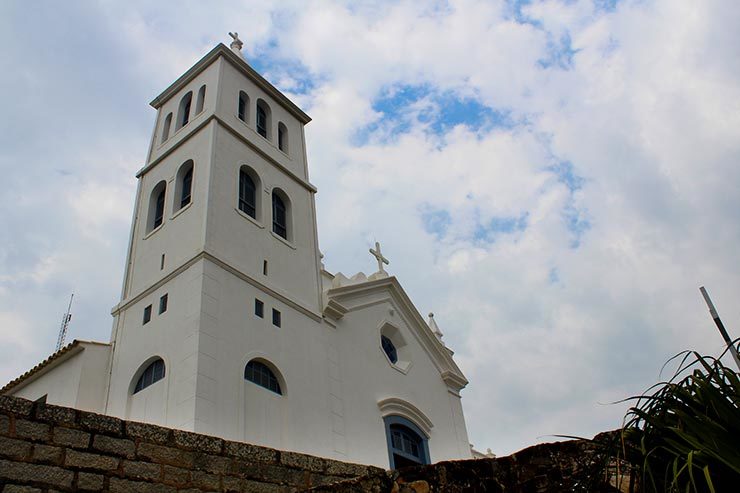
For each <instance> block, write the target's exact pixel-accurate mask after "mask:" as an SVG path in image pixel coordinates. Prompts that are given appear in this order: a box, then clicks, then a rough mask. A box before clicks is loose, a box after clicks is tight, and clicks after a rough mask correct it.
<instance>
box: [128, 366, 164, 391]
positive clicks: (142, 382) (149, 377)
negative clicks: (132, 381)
mask: <svg viewBox="0 0 740 493" xmlns="http://www.w3.org/2000/svg"><path fill="white" fill-rule="evenodd" d="M164 373H165V372H164V361H162V359H161V358H158V359H156V360H154V361H153V362H152V363H151V364H150V365H149V366H147V367H146V369H145V370H144V372H143V373H142V374H141V376H140V377H139V379H138V380H137V381H136V387H134V394H135V393H137V392H141V391H142V390H144V389H145V388H147V387H149V386H150V385H152V384H154V383H156V382H159V381H160V380H162V379H163V378H164Z"/></svg>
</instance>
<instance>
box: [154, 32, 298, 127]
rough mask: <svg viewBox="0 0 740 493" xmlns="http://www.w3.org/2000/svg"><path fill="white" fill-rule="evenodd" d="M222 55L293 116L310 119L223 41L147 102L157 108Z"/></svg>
mask: <svg viewBox="0 0 740 493" xmlns="http://www.w3.org/2000/svg"><path fill="white" fill-rule="evenodd" d="M220 56H222V57H224V58H225V59H226V60H228V61H229V62H231V64H232V65H233V66H234V67H236V68H237V69H238V70H239V71H240V72H242V73H243V74H244V75H246V76H247V77H249V78H250V79H251V80H252V82H254V83H255V84H257V86H258V87H259V88H260V89H262V90H263V91H265V92H266V93H267V94H269V95H270V96H271V97H272V98H273V99H274V100H275V101H277V102H278V103H280V104H281V105H282V106H284V107H285V109H287V110H288V111H289V112H290V113H291V114H292V115H293V116H295V117H296V118H297V119H298V120H299V121H300V122H301V123H303V124H304V125H305V124H306V123H308V122H310V121H311V117H310V116H308V115H307V114H306V113H305V112H304V111H303V110H302V109H300V108H299V107H298V106H297V105H296V104H295V103H294V102H293V101H291V100H290V99H288V97H287V96H286V95H285V94H283V93H282V92H280V90H279V89H277V88H276V87H275V86H273V85H272V84H270V82H268V80H267V79H265V78H264V77H262V76H261V75H260V74H259V72H257V71H256V70H255V69H253V68H252V67H251V66H250V65H249V64H248V63H247V62H246V61H245V60H244V59H243V58H240V57H239V56H238V55H237V54H236V53H234V52H233V51H232V50H230V49H229V48H227V47H226V46H225V45H224V44H223V43H219V44H218V45H217V46H216V47H215V48H214V49H212V50H211V51H209V52H208V53H207V54H206V55H205V56H204V57H203V58H201V59H200V60H198V62H197V63H196V64H195V65H193V66H192V67H190V69H189V70H188V71H187V72H185V73H184V74H182V75H181V76H180V78H178V79H177V80H176V81H175V82H173V83H172V84H171V85H170V86H169V87H168V88H167V89H165V90H164V91H162V93H161V94H160V95H159V96H157V97H156V98H154V99H153V100H152V102H151V103H149V104H150V105H151V106H153V107H154V108H157V109H158V108H159V107H160V106H162V105H163V104H164V102H165V101H167V100H168V99H170V98H171V97H172V96H173V95H174V94H175V93H177V91H179V90H180V89H182V88H183V87H184V86H185V85H187V84H188V83H189V82H190V81H191V80H193V79H194V78H195V77H196V76H197V75H198V74H199V73H200V72H201V71H202V70H203V69H204V68H206V67H207V66H209V65H210V64H211V63H213V62H214V61H215V60H216V59H218V57H220Z"/></svg>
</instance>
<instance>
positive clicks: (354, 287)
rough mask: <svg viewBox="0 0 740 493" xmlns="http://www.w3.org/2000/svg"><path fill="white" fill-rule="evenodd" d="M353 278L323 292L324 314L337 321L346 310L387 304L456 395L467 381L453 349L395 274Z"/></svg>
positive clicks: (349, 311)
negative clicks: (425, 316)
mask: <svg viewBox="0 0 740 493" xmlns="http://www.w3.org/2000/svg"><path fill="white" fill-rule="evenodd" d="M363 277H364V276H363ZM355 278H357V279H355ZM352 279H354V282H352V283H349V284H347V285H343V286H340V287H334V288H332V289H329V290H328V291H326V292H325V293H324V310H323V314H324V316H325V317H327V318H328V319H331V320H332V321H334V322H336V321H339V320H340V319H341V318H343V317H344V316H345V315H346V314H347V313H351V312H353V311H357V310H362V309H366V308H368V307H371V306H375V305H377V304H381V303H390V305H391V306H392V309H393V310H395V311H397V312H398V315H399V316H400V317H401V318H402V319H403V320H404V322H405V323H406V325H407V326H408V328H409V330H410V332H411V334H412V335H413V337H414V338H415V339H416V340H417V341H418V343H419V345H420V346H421V347H422V348H423V349H424V351H425V352H426V353H427V354H428V355H429V358H430V359H431V361H432V363H433V364H434V365H435V367H436V368H437V370H438V371H439V373H440V377H441V378H442V380H443V381H444V382H445V384H446V385H447V387H448V389H450V391H452V392H453V393H455V394H456V395H457V394H458V392H459V391H460V390H461V389H462V388H464V387H465V386H466V385H467V384H468V380H467V379H466V378H465V375H463V373H462V371H461V370H460V368H459V367H458V366H457V364H456V363H455V361H454V360H453V359H452V355H453V352H452V351H451V350H450V349H449V348H447V347H446V346H445V345H444V344H443V343H442V342H441V341H440V339H439V338H438V337H437V336H436V335H435V334H434V332H432V329H430V328H429V325H427V323H426V321H425V320H424V318H423V317H422V316H421V314H420V313H419V311H418V310H417V309H416V307H415V306H414V304H413V303H412V302H411V299H410V298H409V297H408V295H407V294H406V292H405V291H404V290H403V288H402V287H401V284H400V283H399V282H398V280H397V279H396V278H395V277H394V276H390V277H382V278H379V279H372V276H371V278H369V279H368V278H363V279H359V278H358V277H357V276H355V277H354V278H352ZM366 279H367V280H366ZM379 322H380V321H379Z"/></svg>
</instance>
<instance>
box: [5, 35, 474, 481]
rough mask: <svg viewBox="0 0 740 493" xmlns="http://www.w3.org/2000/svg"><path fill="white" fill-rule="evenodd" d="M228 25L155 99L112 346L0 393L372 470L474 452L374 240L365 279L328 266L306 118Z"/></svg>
mask: <svg viewBox="0 0 740 493" xmlns="http://www.w3.org/2000/svg"><path fill="white" fill-rule="evenodd" d="M232 37H233V38H234V42H233V43H231V49H229V48H227V47H226V46H224V45H223V44H219V45H218V46H216V47H215V48H214V49H213V50H212V51H211V52H210V53H208V54H207V55H205V56H204V57H203V58H202V59H201V60H200V61H198V62H197V63H196V64H195V65H194V66H193V67H191V68H190V69H189V70H188V71H187V72H185V73H184V74H183V75H182V76H181V77H180V78H179V79H177V80H176V81H175V82H174V83H173V84H172V85H170V86H169V87H168V88H167V89H165V90H164V92H162V93H161V94H160V95H159V96H157V97H156V98H155V99H154V101H152V103H151V105H152V106H153V107H154V108H155V109H156V110H157V120H156V125H155V130H154V133H153V135H152V139H151V144H150V147H149V153H148V157H147V161H146V165H145V166H144V167H143V168H142V169H141V170H140V171H139V172H138V174H137V175H136V176H137V178H138V189H137V192H136V204H135V209H134V216H133V223H132V226H131V238H130V243H129V248H128V256H127V259H126V267H125V275H124V281H123V289H122V294H121V301H120V303H118V304H117V305H116V306H115V307H113V309H112V315H113V328H112V331H111V337H110V342H109V343H99V342H87V341H79V340H76V341H74V342H73V343H71V344H69V345H67V346H66V347H64V348H62V349H60V350H59V351H57V352H56V353H54V354H53V355H52V356H50V357H49V358H48V359H47V360H45V361H44V362H42V363H40V364H39V365H37V366H36V367H34V368H33V369H31V370H29V371H28V372H26V373H25V374H24V375H22V376H20V377H19V378H17V379H15V380H13V381H12V382H10V383H9V384H8V385H6V386H5V387H4V388H3V389H1V392H2V393H3V394H9V395H15V396H18V397H24V398H26V399H31V400H38V399H46V402H48V403H51V404H57V405H62V406H68V407H74V408H78V409H82V410H87V411H93V412H98V413H102V414H107V415H112V416H117V417H120V418H123V419H127V420H133V421H143V422H149V423H155V424H159V425H162V426H166V427H170V428H177V429H182V430H189V431H194V432H197V433H203V434H207V435H214V436H219V437H223V438H226V439H229V440H237V441H243V442H248V443H253V444H258V445H264V446H268V447H274V448H279V449H283V450H292V451H297V452H303V453H308V454H314V455H319V456H323V457H328V458H333V459H338V460H344V461H349V462H357V463H363V464H372V465H376V466H380V467H384V468H388V467H390V468H397V467H401V466H406V465H412V464H418V463H430V462H437V461H441V460H447V459H462V458H470V457H471V456H472V455H471V448H470V445H469V442H468V435H467V430H466V427H465V418H464V416H463V410H462V404H461V400H460V391H461V389H462V388H464V387H465V386H466V385H467V383H468V382H467V380H466V378H465V376H464V375H463V374H462V372H461V371H460V368H458V366H457V365H456V364H455V362H454V360H453V358H452V355H453V352H452V351H451V350H450V349H449V348H447V347H446V346H445V344H444V342H443V341H442V334H441V332H440V330H439V328H438V327H437V325H436V323H435V322H434V319H433V318H432V317H431V316H430V317H429V319H428V320H425V319H424V317H422V316H421V315H420V313H419V311H418V310H417V309H416V307H415V306H414V305H413V303H412V302H411V300H410V299H409V297H408V296H407V294H406V293H405V292H404V290H403V288H402V287H401V285H400V284H399V282H398V280H397V279H396V278H395V277H393V276H389V275H388V274H387V273H386V271H385V269H384V264H386V263H387V260H386V259H385V258H384V257H383V255H382V253H381V251H380V245H378V244H376V245H375V248H374V249H372V250H371V253H373V255H375V256H376V258H377V260H378V271H377V272H375V273H374V274H372V275H369V276H367V277H366V276H365V275H364V274H362V273H359V274H357V275H355V276H353V277H351V278H348V277H346V276H344V275H342V274H341V273H337V274H332V273H330V272H328V271H326V269H325V268H324V265H323V263H322V260H321V257H322V256H321V254H320V252H319V245H318V236H317V228H316V207H315V200H314V195H315V194H316V191H317V190H316V187H314V185H312V184H311V182H310V181H309V178H308V162H307V158H306V143H305V137H304V126H305V125H306V124H307V123H309V121H310V120H311V119H310V118H309V117H308V115H306V113H304V112H303V111H301V109H300V108H298V106H296V105H295V104H294V103H292V102H291V101H290V100H289V99H288V98H287V97H286V96H285V95H284V94H282V93H281V92H280V91H278V90H277V89H276V88H275V87H274V86H273V85H271V84H270V83H269V82H268V81H267V80H265V79H264V78H263V77H262V76H261V75H260V74H258V73H257V72H256V71H255V70H254V69H253V68H252V67H251V66H250V65H249V64H248V63H247V62H246V60H245V59H244V57H243V56H242V53H241V47H242V43H241V41H240V40H239V39H238V36H236V35H232Z"/></svg>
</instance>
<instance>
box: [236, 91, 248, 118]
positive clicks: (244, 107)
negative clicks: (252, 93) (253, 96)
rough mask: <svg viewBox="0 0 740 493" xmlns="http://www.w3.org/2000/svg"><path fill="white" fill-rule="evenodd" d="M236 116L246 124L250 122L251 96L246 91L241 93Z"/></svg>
mask: <svg viewBox="0 0 740 493" xmlns="http://www.w3.org/2000/svg"><path fill="white" fill-rule="evenodd" d="M236 116H238V117H239V119H240V120H241V121H243V122H244V123H247V122H248V121H249V96H247V93H246V92H244V91H239V104H238V106H237V109H236Z"/></svg>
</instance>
